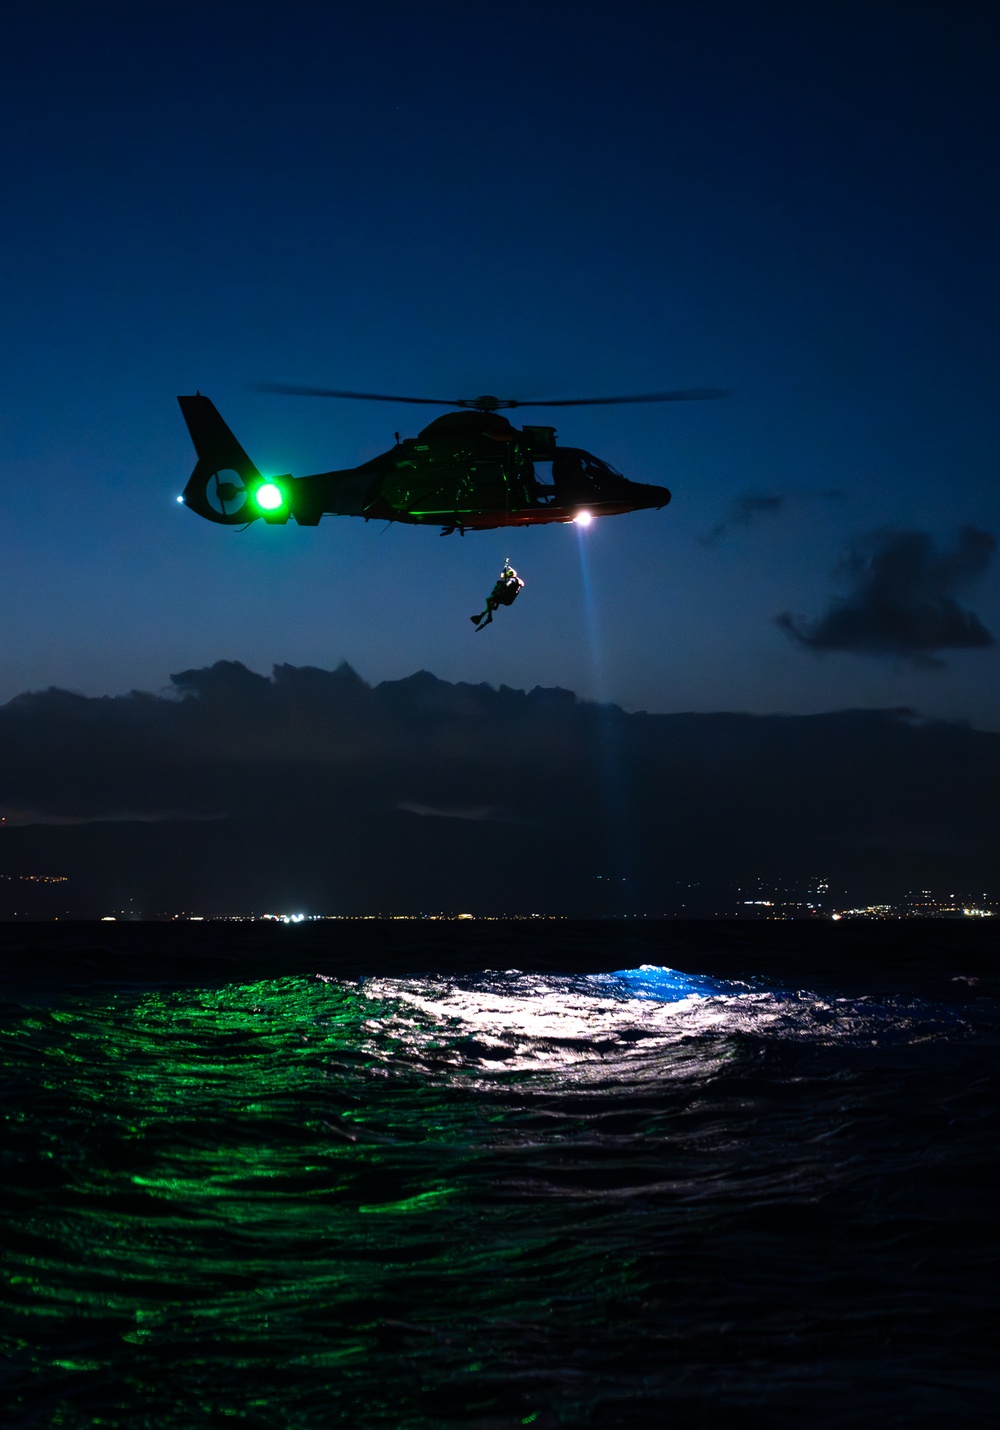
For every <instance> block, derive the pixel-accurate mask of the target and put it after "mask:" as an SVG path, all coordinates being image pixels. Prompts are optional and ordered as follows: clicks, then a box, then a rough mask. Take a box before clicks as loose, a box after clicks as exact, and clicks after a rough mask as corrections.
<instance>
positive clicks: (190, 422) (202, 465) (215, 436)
mask: <svg viewBox="0 0 1000 1430" xmlns="http://www.w3.org/2000/svg"><path fill="white" fill-rule="evenodd" d="M177 401H178V402H179V403H180V406H181V412H182V413H183V415H184V421H185V422H186V423H187V428H188V431H189V432H190V433H191V440H192V442H193V443H194V449H195V451H196V452H197V454H198V464H197V466H196V467H195V469H194V471H193V472H192V473H191V477H190V480H189V481H188V484H187V486H186V487H185V488H184V494H183V497H182V498H181V500H182V501H183V502H184V505H185V506H188V507H190V508H191V510H192V511H194V512H197V514H198V515H199V516H203V517H205V518H206V519H207V520H208V521H219V522H223V523H224V524H225V525H227V526H235V525H238V524H241V523H242V522H245V521H246V520H247V519H248V518H251V517H252V516H255V515H257V513H256V512H254V511H252V510H250V509H248V503H249V488H250V487H251V486H253V485H256V484H257V483H259V482H260V481H261V480H262V478H261V474H260V472H258V470H257V468H256V467H255V466H254V464H253V462H251V460H250V458H249V457H248V456H247V454H246V452H244V450H243V448H242V447H241V446H240V444H239V442H237V440H236V438H235V437H234V436H233V434H232V432H230V430H229V428H228V427H227V426H226V424H225V422H223V420H222V418H221V417H220V416H219V414H218V412H217V410H216V407H215V404H214V403H213V402H212V401H210V399H209V398H207V397H202V395H201V393H200V392H199V393H196V394H195V396H194V397H178V399H177Z"/></svg>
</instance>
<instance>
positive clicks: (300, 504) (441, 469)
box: [179, 394, 670, 531]
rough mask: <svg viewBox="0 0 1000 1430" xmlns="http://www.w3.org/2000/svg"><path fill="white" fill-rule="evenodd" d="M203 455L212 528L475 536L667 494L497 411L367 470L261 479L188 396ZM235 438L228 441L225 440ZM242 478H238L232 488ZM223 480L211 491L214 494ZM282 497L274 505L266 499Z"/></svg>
mask: <svg viewBox="0 0 1000 1430" xmlns="http://www.w3.org/2000/svg"><path fill="white" fill-rule="evenodd" d="M179 401H180V404H181V408H182V410H183V412H184V416H185V419H186V421H187V424H188V427H189V429H190V431H191V435H192V438H193V439H194V443H195V448H196V450H197V452H198V455H199V462H198V465H197V466H196V468H195V470H194V473H193V474H192V477H191V480H190V481H189V482H188V485H187V487H186V488H185V491H184V495H183V498H182V500H183V501H184V503H185V504H186V505H187V506H189V507H191V509H192V510H193V511H196V512H197V513H198V514H199V515H200V516H204V517H206V518H207V519H208V520H209V521H218V522H223V523H225V524H227V525H233V524H237V523H239V524H242V523H244V522H246V521H248V520H253V519H254V518H256V517H258V516H259V517H262V518H263V519H264V520H265V521H267V522H269V523H275V522H277V523H283V522H286V521H287V520H288V518H289V517H293V518H294V519H295V521H296V522H298V524H299V525H300V526H315V525H316V524H317V523H318V522H319V521H320V519H321V517H323V516H324V515H328V514H329V515H336V516H360V517H364V518H365V520H368V521H370V520H379V521H401V522H407V523H410V524H413V525H431V526H440V527H443V528H444V530H445V531H454V530H459V531H467V530H468V531H475V530H483V529H489V528H492V527H500V526H536V525H541V524H545V523H549V522H569V521H574V520H575V519H576V518H577V517H578V516H579V515H580V513H581V512H582V511H587V512H589V513H590V515H591V516H593V517H599V516H612V515H616V514H620V513H622V512H627V511H639V510H643V509H648V508H651V507H655V508H659V507H663V506H666V504H667V503H668V502H669V501H670V492H669V491H668V490H667V489H666V487H658V486H649V485H646V484H643V483H640V482H631V481H629V480H628V479H627V478H626V477H623V476H622V475H621V473H620V472H617V471H615V469H614V468H613V467H611V466H609V465H608V464H607V463H606V462H604V461H602V460H601V459H600V458H599V457H595V456H593V455H592V454H591V453H590V452H585V451H584V450H583V449H582V448H578V447H562V446H559V445H558V444H557V442H556V437H555V429H554V428H553V427H541V426H528V425H526V426H524V427H523V428H517V427H514V426H513V425H512V424H511V423H510V422H509V421H508V420H507V419H506V418H505V417H502V416H501V415H500V414H499V413H496V412H480V411H460V412H450V413H446V414H444V415H443V416H441V417H438V418H436V419H435V420H434V421H433V422H431V423H429V424H428V426H426V427H425V428H424V429H423V430H422V431H421V432H420V433H419V435H418V436H416V437H408V438H405V439H403V440H398V441H397V443H396V445H395V446H394V447H391V448H390V449H389V451H387V452H383V453H381V454H380V455H379V456H377V457H373V458H372V459H371V460H370V461H368V462H364V463H362V465H361V466H358V467H351V468H347V469H345V470H340V471H331V472H319V473H316V474H315V475H313V476H305V477H293V476H280V477H275V478H268V477H263V476H261V474H260V473H259V472H258V471H257V469H256V468H255V467H254V466H253V464H252V463H251V462H250V461H249V459H248V458H247V457H246V454H245V453H244V452H243V450H242V448H241V447H240V446H239V444H238V443H237V442H236V440H235V438H234V437H233V436H232V433H230V432H229V429H228V428H227V427H226V426H225V423H224V422H223V421H222V418H221V417H220V416H219V414H218V413H217V412H216V410H215V408H214V406H213V405H212V403H211V402H210V401H209V399H208V398H205V397H201V396H200V394H199V395H198V396H197V397H193V398H192V397H184V398H180V399H179ZM227 439H228V440H227ZM234 478H235V480H233V479H234ZM213 482H214V486H213ZM265 489H269V490H270V492H276V493H278V494H279V497H280V499H279V497H276V498H274V500H275V501H276V502H277V504H276V505H274V506H271V507H267V508H265V506H264V504H263V502H262V501H261V500H260V498H259V497H258V493H263V492H264V491H265Z"/></svg>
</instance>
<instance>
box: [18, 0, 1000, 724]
mask: <svg viewBox="0 0 1000 1430" xmlns="http://www.w3.org/2000/svg"><path fill="white" fill-rule="evenodd" d="M4 28H5V38H4V46H3V58H2V60H0V67H2V68H0V74H2V83H0V109H2V125H3V133H4V135H5V136H6V138H5V145H4V149H5V155H4V166H3V171H4V178H3V189H2V193H3V200H4V221H3V225H2V238H0V252H2V260H3V273H4V292H5V300H4V317H5V323H4V336H5V342H4V344H3V347H2V351H0V363H2V367H3V373H2V386H3V392H4V395H5V402H4V404H3V425H2V436H3V463H4V470H5V477H6V482H5V490H6V503H5V508H4V514H5V529H6V542H5V547H6V561H5V563H4V571H3V576H2V589H3V596H4V606H5V621H4V629H5V660H4V663H3V670H2V681H0V699H3V700H8V699H10V698H11V697H12V696H14V695H16V694H17V693H18V692H20V691H23V690H26V689H38V688H42V687H47V686H49V685H52V684H55V685H60V686H67V687H70V688H73V689H76V690H80V691H83V692H86V693H89V694H101V693H117V692H122V691H126V690H128V689H130V688H133V687H138V688H141V689H149V690H155V689H159V688H162V687H164V686H165V685H166V684H167V679H168V675H169V673H170V672H173V671H178V670H183V669H186V668H191V667H197V666H203V665H209V664H211V663H212V662H214V661H216V660H218V659H220V658H225V659H229V660H239V661H242V662H244V663H245V664H246V665H248V666H249V667H251V668H252V669H255V670H259V671H264V672H266V671H268V670H269V669H270V667H271V665H272V664H273V663H275V662H290V663H292V664H296V665H304V664H313V665H319V666H323V667H327V668H332V667H333V666H336V665H337V664H338V662H340V661H341V660H344V659H346V660H347V661H349V662H350V663H351V664H352V665H353V666H354V667H355V668H356V669H357V670H358V671H359V672H360V673H361V674H362V675H363V676H364V677H365V678H366V679H367V680H369V681H373V682H374V681H381V680H386V679H398V678H400V677H403V676H406V675H409V674H410V673H411V672H412V671H415V670H418V669H420V668H425V669H428V670H431V671H433V672H434V673H435V674H436V675H438V676H440V677H442V678H444V679H447V680H450V681H455V680H462V681H470V682H480V681H487V682H490V683H491V684H493V685H499V684H500V683H502V682H504V683H506V684H508V685H511V686H514V687H518V688H525V689H528V688H531V687H533V686H535V685H536V684H541V685H546V686H553V685H561V686H564V687H568V688H570V689H573V690H576V691H578V692H579V693H581V694H582V695H585V696H597V697H598V698H606V699H611V700H615V701H618V702H620V703H621V704H622V705H623V706H625V707H626V708H629V709H635V708H645V709H648V710H650V711H662V712H671V711H684V710H692V711H707V710H720V709H722V710H741V711H750V712H765V711H781V712H788V713H792V714H796V713H811V712H820V711H826V710H835V709H841V708H847V707H859V706H900V705H909V706H913V707H916V708H918V709H920V710H922V711H924V712H926V713H928V714H933V715H937V716H942V717H946V718H959V719H968V720H971V721H972V722H973V723H974V724H976V725H979V726H982V727H986V728H989V729H997V728H1000V708H998V703H997V691H998V690H1000V681H998V657H997V650H996V647H995V646H992V645H991V644H989V641H990V638H991V636H997V635H998V634H1000V590H998V583H997V563H996V562H995V560H992V545H991V542H990V540H989V539H988V536H987V535H984V533H985V534H989V533H996V532H997V531H998V530H1000V511H998V505H1000V497H998V486H997V482H996V471H997V451H998V449H1000V442H998V438H1000V431H998V427H1000V421H998V410H1000V409H998V403H997V386H998V376H1000V372H998V367H1000V364H998V333H1000V322H998V318H1000V313H998V302H997V298H998V271H1000V266H998V264H997V256H996V255H997V240H998V234H997V212H998V205H997V198H998V183H1000V164H998V156H997V152H996V150H997V138H998V135H1000V115H998V113H997V110H998V95H1000V91H998V88H997V85H996V73H997V58H998V53H997V52H998V45H997V27H996V15H995V12H994V11H993V7H991V6H988V5H981V4H971V3H957V4H956V3H954V0H952V3H941V4H920V3H915V0H914V3H887V0H867V3H863V4H850V3H836V4H818V5H803V4H799V3H795V4H770V3H754V4H750V5H747V4H725V3H712V0H708V3H704V4H698V5H690V4H683V5H682V4H673V3H661V4H653V3H631V0H625V3H619V4H610V3H603V4H592V3H573V4H568V3H566V4H563V3H550V4H542V5H538V4H521V3H508V4H504V5H499V4H492V3H480V4H477V5H474V6H469V5H467V4H449V3H436V2H435V0H432V2H431V3H429V4H426V5H419V6H418V5H412V4H403V3H388V0H381V3H380V0H373V3H371V4H367V5H355V6H344V5H336V4H318V3H303V0H298V3H296V0H292V3H288V4H283V5H278V4H275V3H264V4H255V3H250V0H245V3H240V4H223V3H211V0H210V3H200V4H197V5H195V4H187V3H183V0H170V3H166V4H164V3H155V0H154V3H146V4H143V5H134V4H122V5H114V4H107V3H100V0H98V2H97V3H94V4H88V5H81V4H75V3H74V4H58V3H52V0H36V3H32V4H27V3H20V4H13V5H11V6H8V7H6V9H5V15H4ZM263 379H272V380H285V381H298V382H306V383H315V384H322V385H330V386H342V387H354V388H361V389H368V390H375V391H378V390H382V391H390V392H391V391H398V392H412V393H414V394H421V393H428V394H431V395H435V394H438V393H442V394H450V393H454V394H455V395H474V394H476V393H478V392H481V391H493V392H500V393H505V394H509V395H516V396H522V397H531V396H537V397H560V396H577V395H587V394H589V393H606V392H643V391H649V390H651V389H657V388H661V387H691V386H719V387H725V388H728V389H731V390H732V393H733V395H732V397H731V398H729V399H728V400H727V401H725V402H718V403H702V404H691V405H690V406H686V407H685V406H681V405H670V406H665V407H648V408H643V407H638V408H618V409H615V408H606V409H596V410H589V411H588V410H587V409H581V410H579V411H577V412H575V413H574V412H567V413H564V414H560V418H559V431H560V436H561V438H562V439H563V440H564V441H567V442H569V443H572V444H575V445H581V446H584V447H587V448H589V449H591V450H593V451H596V452H597V453H599V454H600V455H603V456H604V457H606V458H607V459H608V460H609V461H611V462H612V463H614V465H616V466H617V467H619V468H620V469H621V470H623V471H624V472H625V473H626V474H627V475H629V476H631V477H633V478H635V479H637V480H639V481H648V482H656V483H659V482H664V483H665V484H666V485H668V486H670V487H671V488H672V490H673V492H674V502H673V504H672V505H671V506H670V507H669V508H668V509H666V510H665V511H662V512H658V513H656V512H652V513H642V514H635V515H632V516H624V517H614V518H610V519H608V520H607V521H605V522H602V523H599V524H598V525H597V526H596V527H595V528H593V529H592V530H591V531H590V533H589V534H587V536H586V537H585V538H582V539H583V540H585V543H586V553H587V555H586V559H587V561H588V562H589V570H590V578H591V585H592V590H593V600H594V609H593V615H592V618H591V615H590V614H589V610H588V605H587V602H586V600H585V596H584V586H583V581H582V574H581V564H580V556H579V551H578V548H579V545H580V541H581V537H580V536H579V535H578V533H577V532H576V531H575V530H574V529H572V528H562V527H559V528H548V529H545V528H542V529H537V530H534V531H529V532H527V533H520V534H518V535H516V536H510V537H509V538H507V537H504V536H503V535H502V534H500V533H487V534H480V535H475V534H472V535H470V536H468V537H466V538H465V539H464V540H462V539H459V538H458V537H457V536H454V537H450V538H448V539H447V540H440V539H439V538H438V537H437V535H436V534H435V533H434V532H433V531H429V530H419V529H418V530H414V529H407V528H405V527H400V526H395V527H392V528H390V529H389V530H388V531H385V532H383V531H382V530H381V529H380V528H379V527H378V526H376V525H375V524H371V525H367V526H366V525H364V524H363V523H362V522H360V521H356V520H349V519H335V518H326V519H325V520H324V521H323V523H322V524H321V526H320V527H319V528H317V529H298V528H295V527H294V526H289V527H288V528H281V527H273V528H269V527H266V526H264V525H263V523H256V524H255V525H254V526H253V527H252V528H251V529H250V530H248V531H247V532H246V533H244V534H242V535H238V534H236V533H235V532H233V531H229V530H226V529H223V528H218V527H213V526H211V525H209V524H207V523H203V522H201V521H199V520H198V519H197V518H195V517H194V516H193V515H191V514H190V513H188V512H186V511H184V510H183V509H182V508H180V507H179V506H177V505H176V503H175V496H176V494H177V492H179V491H180V489H181V487H182V486H183V484H184V481H185V480H186V478H187V475H188V473H189V471H190V468H191V466H192V465H193V455H192V452H191V449H190V446H189V442H188V437H187V433H186V431H185V429H184V426H183V423H182V421H181V418H180V414H179V411H178V409H177V406H176V402H175V400H174V399H175V395H176V394H178V393H184V392H192V391H194V390H195V389H196V388H200V390H201V391H202V392H206V393H208V394H209V395H210V396H211V397H212V398H213V399H214V401H215V402H216V403H217V405H218V406H219V408H220V410H221V411H222V412H223V414H224V416H225V417H226V418H227V420H228V421H229V422H230V424H231V426H232V427H233V428H234V430H235V431H236V433H237V435H238V436H239V437H240V439H241V440H242V442H243V444H244V445H245V447H246V448H247V450H248V451H249V453H250V455H251V457H253V458H254V460H255V461H256V462H257V464H258V465H259V466H260V467H261V469H262V470H265V471H267V470H270V471H292V472H295V473H298V474H302V473H305V472H311V471H319V470H325V469H327V468H328V467H332V466H347V465H352V464H354V463H356V462H358V461H361V460H363V459H365V458H366V457H368V456H370V455H373V454H374V453H375V452H378V451H381V450H384V449H385V448H386V447H388V446H389V445H391V442H392V433H393V431H394V430H395V429H397V428H398V429H400V430H402V431H404V432H413V431H414V430H415V429H416V426H417V425H419V424H418V422H415V420H414V413H416V414H417V416H418V418H419V416H421V415H423V414H422V410H421V409H413V408H410V409H407V408H405V407H395V406H391V405H377V404H370V405H365V404H352V403H333V402H330V403H321V402H315V401H307V400H297V399H289V398H279V397H275V396H265V395H262V394H260V393H257V392H254V391H252V390H251V389H250V387H249V384H250V383H252V382H254V381H259V380H263ZM526 417H527V420H531V415H530V414H526ZM765 498H767V499H769V500H764V499H765ZM778 498H780V500H777V499H778ZM963 531H964V533H965V534H964V535H963V534H962V533H963ZM845 552H846V553H848V555H847V556H846V557H845ZM851 552H853V557H852V556H851V555H850V553H851ZM506 555H509V556H510V557H511V559H512V560H513V562H514V564H515V565H516V566H517V567H518V569H519V570H520V571H521V574H522V575H523V576H525V578H526V580H527V583H528V584H527V588H526V591H525V593H524V595H523V597H522V599H521V601H520V602H519V603H518V605H517V607H516V608H514V609H513V610H512V611H510V612H502V613H501V617H500V618H499V619H498V620H497V622H496V624H495V625H494V626H493V627H492V628H491V629H490V630H489V631H487V632H486V633H485V634H483V635H482V636H474V635H473V634H472V628H471V626H470V625H469V622H468V619H467V617H468V615H469V614H470V613H471V612H472V611H473V610H476V609H478V608H479V606H480V604H481V597H482V596H483V594H484V593H485V591H486V590H487V589H488V588H489V586H490V584H491V583H492V580H493V579H494V576H495V574H496V569H497V568H498V567H499V564H500V562H501V561H502V559H503V557H504V556H506ZM835 573H837V574H835ZM836 597H841V598H843V600H844V601H845V603H846V604H845V605H844V606H843V607H842V608H839V609H838V610H831V602H832V601H833V600H834V598H836ZM785 613H787V614H788V616H789V617H790V619H789V621H788V623H787V624H786V625H785V626H782V625H780V624H778V619H777V618H778V617H780V616H781V615H783V614H785ZM796 633H797V634H796ZM845 647H846V648H845ZM942 662H943V663H942Z"/></svg>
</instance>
